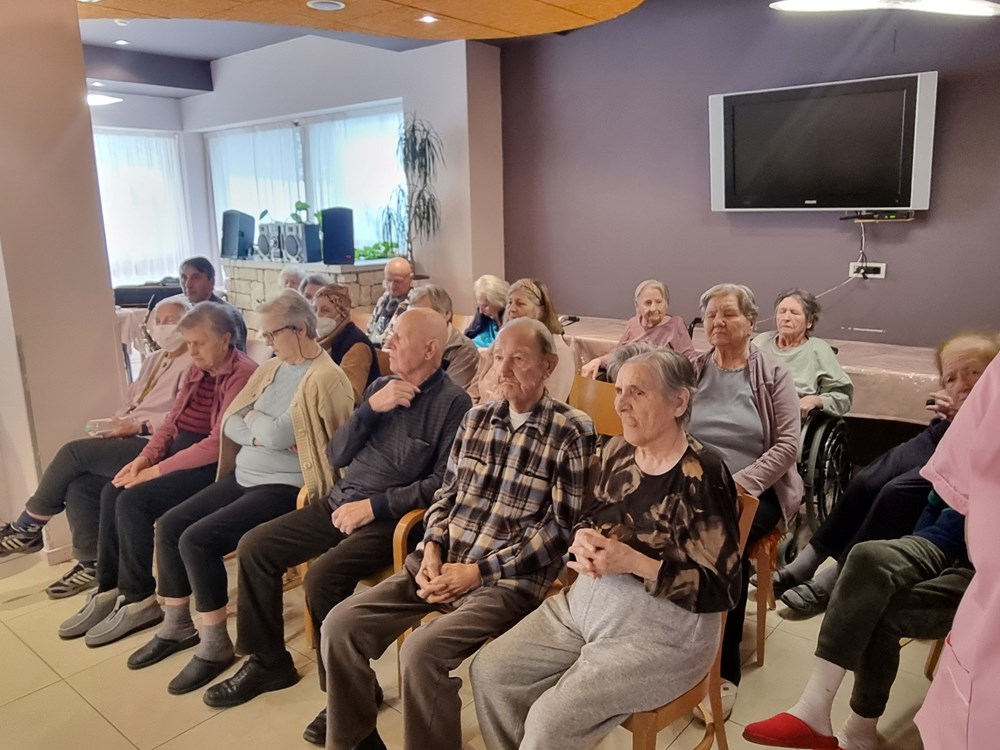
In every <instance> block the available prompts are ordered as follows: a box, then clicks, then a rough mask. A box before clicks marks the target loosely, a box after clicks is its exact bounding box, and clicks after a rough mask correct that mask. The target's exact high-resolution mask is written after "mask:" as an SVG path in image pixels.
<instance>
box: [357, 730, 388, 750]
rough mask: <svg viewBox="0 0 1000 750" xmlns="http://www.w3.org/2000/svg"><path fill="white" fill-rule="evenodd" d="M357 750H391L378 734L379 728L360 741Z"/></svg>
mask: <svg viewBox="0 0 1000 750" xmlns="http://www.w3.org/2000/svg"><path fill="white" fill-rule="evenodd" d="M355 750H389V748H387V747H386V746H385V743H384V742H382V738H381V737H379V736H378V730H377V729H373V730H372V733H371V734H369V735H368V736H367V737H365V738H364V739H363V740H361V742H359V743H358V745H357V747H356V748H355Z"/></svg>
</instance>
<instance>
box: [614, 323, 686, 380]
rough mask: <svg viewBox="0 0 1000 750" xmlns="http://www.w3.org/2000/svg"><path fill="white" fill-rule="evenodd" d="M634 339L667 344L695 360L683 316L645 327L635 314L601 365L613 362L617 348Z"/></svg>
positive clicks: (657, 344)
mask: <svg viewBox="0 0 1000 750" xmlns="http://www.w3.org/2000/svg"><path fill="white" fill-rule="evenodd" d="M633 341H645V342H646V343H648V344H655V345H656V346H665V347H668V348H669V349H673V350H674V351H675V352H678V353H680V354H683V355H684V356H685V357H687V358H688V359H690V360H691V361H692V362H693V361H694V357H695V351H694V344H692V343H691V337H690V336H689V335H688V332H687V326H685V325H684V319H683V318H680V317H678V316H676V315H671V316H669V317H668V318H667V319H666V320H664V321H663V322H662V323H658V324H656V325H655V326H653V327H652V328H643V327H642V323H640V322H639V316H638V315H633V316H632V317H631V318H629V319H628V323H627V324H626V325H625V332H624V333H622V337H621V338H620V339H618V343H617V344H615V348H614V349H612V350H611V351H610V352H608V353H607V354H605V355H604V356H603V357H601V366H602V367H607V366H608V364H609V363H610V362H611V357H612V356H613V355H614V353H615V349H618V348H619V347H622V346H625V344H631V343H632V342H633Z"/></svg>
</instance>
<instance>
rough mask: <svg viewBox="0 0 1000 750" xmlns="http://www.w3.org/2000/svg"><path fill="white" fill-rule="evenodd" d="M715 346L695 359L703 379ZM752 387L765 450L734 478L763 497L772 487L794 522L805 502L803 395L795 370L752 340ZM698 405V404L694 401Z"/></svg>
mask: <svg viewBox="0 0 1000 750" xmlns="http://www.w3.org/2000/svg"><path fill="white" fill-rule="evenodd" d="M714 351H715V349H714V348H712V349H709V350H708V351H706V352H702V353H701V354H699V355H698V356H696V357H695V359H694V369H695V372H696V373H697V375H698V379H699V380H700V379H701V374H702V372H703V371H704V369H705V363H706V362H707V361H708V358H709V357H711V356H712V353H713V352H714ZM748 367H749V368H750V387H751V388H752V389H753V392H754V400H755V401H756V402H757V411H758V412H760V423H761V426H762V427H763V428H764V453H763V454H762V455H761V457H760V458H758V459H757V460H756V461H754V462H753V463H752V464H750V465H749V466H747V467H746V468H745V469H743V470H742V471H738V472H736V473H735V474H733V479H734V480H735V481H736V483H737V484H739V485H740V486H741V487H743V488H744V489H746V491H747V492H749V493H750V494H751V495H753V496H755V497H759V496H760V494H761V493H762V492H763V491H764V490H766V489H767V488H768V487H774V492H775V494H777V496H778V501H779V502H780V503H781V510H782V512H783V513H784V516H785V523H790V522H791V520H792V519H793V518H794V517H795V514H796V513H798V512H799V506H800V505H801V504H802V492H803V489H804V488H803V485H802V477H800V476H799V472H798V468H797V467H796V462H797V461H798V456H799V436H800V433H801V420H800V417H799V397H798V394H797V393H796V392H795V380H794V379H793V378H792V373H791V371H790V370H789V369H788V368H787V367H786V366H785V365H784V363H782V362H779V361H778V360H776V359H774V358H772V357H768V356H767V355H765V354H764V353H763V352H761V351H760V349H758V348H757V347H756V346H754V345H753V344H752V343H751V344H750V359H749V364H748ZM694 408H696V409H697V408H698V404H697V403H696V404H695V405H694Z"/></svg>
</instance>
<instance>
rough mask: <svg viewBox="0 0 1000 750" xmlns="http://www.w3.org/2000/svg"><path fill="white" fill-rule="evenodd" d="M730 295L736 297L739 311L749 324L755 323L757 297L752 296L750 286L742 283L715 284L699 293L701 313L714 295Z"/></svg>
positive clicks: (703, 312) (757, 311)
mask: <svg viewBox="0 0 1000 750" xmlns="http://www.w3.org/2000/svg"><path fill="white" fill-rule="evenodd" d="M730 295H732V296H733V297H735V298H736V303H737V304H738V305H739V306H740V312H741V313H743V315H744V316H746V318H747V319H748V320H749V321H750V324H751V325H753V324H754V323H756V322H757V316H758V313H759V310H758V308H757V298H756V297H754V296H753V292H752V291H750V287H748V286H744V285H743V284H716V285H715V286H713V287H712V288H711V289H709V290H708V291H707V292H705V293H704V294H703V295H701V302H700V303H699V307H700V308H701V314H702V315H704V314H705V308H706V307H708V303H709V302H711V301H712V300H713V299H715V298H716V297H729V296H730Z"/></svg>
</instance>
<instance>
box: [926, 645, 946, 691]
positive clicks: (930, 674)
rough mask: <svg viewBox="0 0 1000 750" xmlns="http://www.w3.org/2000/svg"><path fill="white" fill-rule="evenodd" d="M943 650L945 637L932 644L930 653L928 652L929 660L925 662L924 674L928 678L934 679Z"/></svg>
mask: <svg viewBox="0 0 1000 750" xmlns="http://www.w3.org/2000/svg"><path fill="white" fill-rule="evenodd" d="M942 651H944V638H939V639H938V640H936V641H934V645H932V646H931V650H930V653H928V654H927V662H926V663H925V664H924V675H925V676H926V677H927V679H928V680H931V681H933V680H934V673H935V672H937V665H938V661H939V660H940V659H941V652H942Z"/></svg>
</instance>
